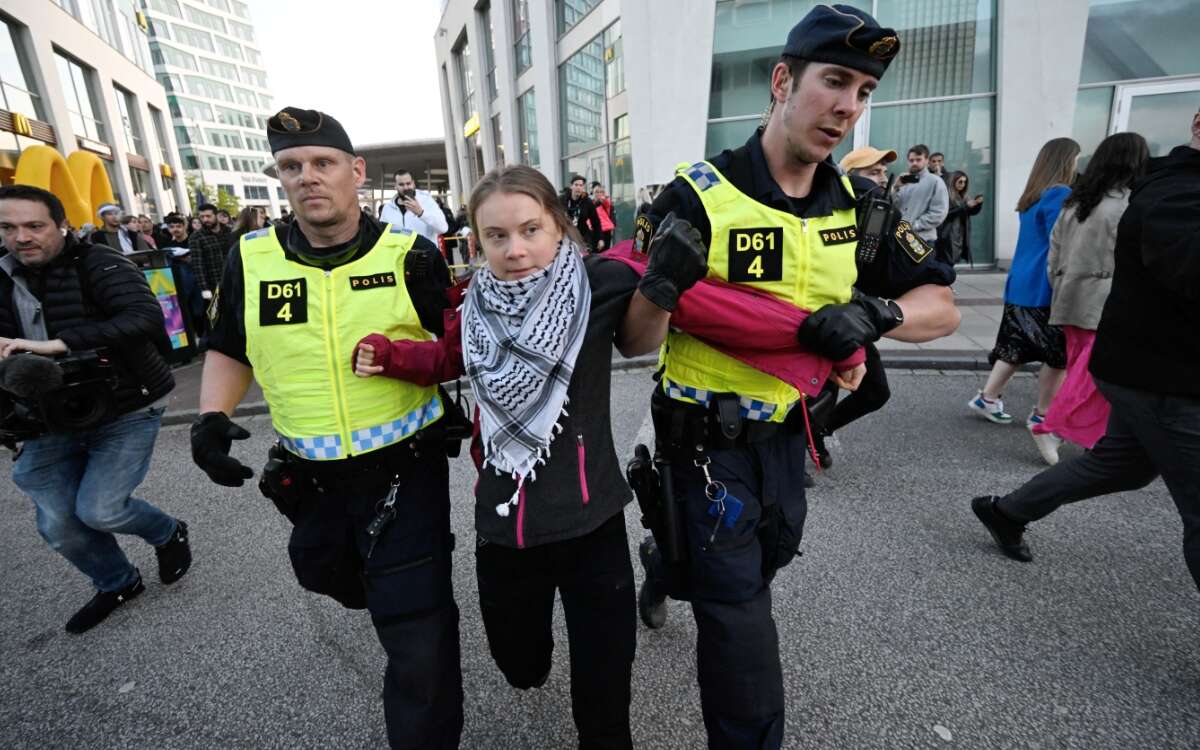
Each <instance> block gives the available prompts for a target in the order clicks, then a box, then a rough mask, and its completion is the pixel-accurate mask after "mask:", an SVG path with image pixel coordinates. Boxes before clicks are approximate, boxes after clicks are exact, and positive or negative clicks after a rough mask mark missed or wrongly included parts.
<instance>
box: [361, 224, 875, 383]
mask: <svg viewBox="0 0 1200 750" xmlns="http://www.w3.org/2000/svg"><path fill="white" fill-rule="evenodd" d="M603 255H604V257H606V258H612V259H613V260H616V261H619V262H621V263H624V264H626V265H628V266H629V267H630V268H632V269H634V270H635V271H637V273H638V275H639V276H640V275H642V274H644V273H645V271H646V262H647V259H646V256H645V255H643V254H641V253H638V252H635V251H634V250H633V242H632V241H630V240H626V241H624V242H621V243H619V244H617V246H616V247H614V248H613V249H612V250H609V251H607V252H605V253H603ZM466 283H467V282H460V283H459V284H458V285H456V286H454V287H451V288H450V289H449V290H447V297H448V298H449V300H450V304H451V307H450V308H448V309H447V310H446V311H445V312H444V313H443V324H444V326H445V335H444V336H442V338H440V339H438V340H437V341H408V340H405V341H389V340H388V339H387V337H386V336H384V335H383V334H379V333H372V334H371V335H369V336H365V337H363V338H362V340H360V341H359V344H360V345H361V344H370V345H371V346H373V347H374V348H375V364H377V365H381V366H382V367H383V373H382V374H384V375H387V376H388V377H391V378H398V379H400V380H406V381H408V382H410V383H415V384H417V385H437V384H438V383H444V382H446V381H447V380H453V379H455V378H457V377H459V376H460V375H462V373H463V366H462V336H461V333H460V320H459V314H458V305H459V304H461V302H462V297H463V294H465V292H466ZM807 317H808V312H807V311H805V310H801V309H800V308H798V307H795V306H794V305H791V304H789V303H787V302H785V301H783V300H781V299H779V298H777V297H774V296H772V295H770V294H768V293H766V292H762V291H759V290H757V289H751V288H749V287H745V286H741V285H738V284H730V283H727V282H724V281H720V280H718V279H704V280H703V281H701V282H700V283H699V284H696V285H695V286H694V287H692V288H691V289H690V290H688V291H687V292H686V293H684V295H683V296H682V297H681V298H680V300H679V306H678V307H677V308H676V309H675V312H674V313H673V314H672V315H671V325H672V326H674V327H675V328H678V329H680V330H682V331H685V332H687V333H689V334H691V335H693V336H695V337H696V338H698V339H700V340H701V341H704V342H705V343H707V344H710V345H711V346H713V347H714V348H716V349H717V350H718V351H721V352H723V353H724V354H728V355H729V356H731V357H733V358H734V359H737V360H739V361H741V362H745V363H746V364H748V365H750V366H751V367H753V368H755V369H757V370H761V371H762V372H765V373H768V374H770V375H774V376H775V377H777V378H779V379H780V380H782V381H784V382H785V383H789V384H791V385H792V386H794V387H795V388H796V389H797V390H799V391H800V392H801V393H806V394H808V395H809V396H815V395H817V393H819V392H820V390H821V386H822V385H824V383H825V381H826V379H828V378H829V374H830V372H831V371H833V370H834V368H835V367H836V369H837V370H838V371H844V370H848V369H850V368H852V367H854V366H855V365H859V364H862V363H863V362H864V361H865V360H866V353H865V352H864V351H863V350H862V349H859V350H858V351H857V352H855V353H854V354H853V355H851V356H850V357H849V358H848V359H846V360H845V361H842V362H837V363H834V362H832V361H831V360H828V359H826V358H824V357H821V356H819V355H817V354H813V353H812V352H808V351H805V350H804V349H803V348H802V347H801V346H800V343H799V342H798V341H797V340H796V331H797V330H798V329H799V328H800V324H801V323H803V322H804V319H805V318H807ZM748 330H753V331H754V335H753V336H752V337H747V335H746V331H748ZM357 350H358V347H357V346H356V347H355V354H356V353H357ZM355 354H351V363H350V365H351V368H353V366H354V361H353V359H354V356H355Z"/></svg>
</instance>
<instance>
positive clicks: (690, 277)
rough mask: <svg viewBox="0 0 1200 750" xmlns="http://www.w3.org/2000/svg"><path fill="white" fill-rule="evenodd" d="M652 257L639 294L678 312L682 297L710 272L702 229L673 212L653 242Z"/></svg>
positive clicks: (639, 285) (663, 222)
mask: <svg viewBox="0 0 1200 750" xmlns="http://www.w3.org/2000/svg"><path fill="white" fill-rule="evenodd" d="M649 255H650V264H649V265H648V266H647V267H646V274H645V275H644V276H642V280H641V282H640V283H639V284H638V291H640V292H641V293H642V296H644V297H645V298H646V299H648V300H650V301H651V302H653V303H654V304H656V305H658V306H659V307H661V308H662V309H664V310H666V311H667V312H675V306H676V305H678V304H679V295H681V294H683V293H684V292H686V291H687V290H689V289H691V288H692V285H693V284H695V283H696V282H697V281H699V280H700V279H703V278H704V275H705V274H707V273H708V248H707V247H705V246H704V242H703V240H701V238H700V230H698V229H696V228H695V227H693V226H692V225H691V223H690V222H688V221H687V220H685V219H677V218H675V214H674V213H669V214H667V218H665V219H663V220H662V223H661V224H659V225H658V229H657V230H656V231H655V232H654V239H652V240H650V249H649Z"/></svg>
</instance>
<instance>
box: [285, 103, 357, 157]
mask: <svg viewBox="0 0 1200 750" xmlns="http://www.w3.org/2000/svg"><path fill="white" fill-rule="evenodd" d="M267 141H268V142H269V143H270V145H271V153H272V154H277V153H279V152H280V151H282V150H283V149H285V148H295V147H296V146H328V147H329V148H336V149H338V150H339V151H345V152H346V153H348V154H350V155H353V154H354V146H353V145H351V143H350V136H348V135H346V129H345V128H343V127H342V124H341V123H340V122H338V121H337V120H335V119H333V118H332V117H330V116H329V115H327V114H325V113H324V112H318V111H317V110H315V109H299V108H297V107H284V108H283V109H281V110H279V111H278V112H277V113H275V116H274V117H272V118H271V119H270V120H267Z"/></svg>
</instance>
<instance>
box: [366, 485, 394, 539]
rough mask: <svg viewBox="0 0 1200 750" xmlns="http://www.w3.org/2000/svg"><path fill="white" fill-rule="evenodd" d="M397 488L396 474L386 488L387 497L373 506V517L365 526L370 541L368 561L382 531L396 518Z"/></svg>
mask: <svg viewBox="0 0 1200 750" xmlns="http://www.w3.org/2000/svg"><path fill="white" fill-rule="evenodd" d="M399 488H400V475H399V474H397V475H396V476H395V477H393V478H392V486H391V487H390V488H388V493H387V496H386V497H384V498H383V499H382V500H380V501H379V502H378V503H376V504H375V517H374V518H372V519H371V522H370V523H369V524H367V537H368V538H369V539H370V540H371V546H370V547H368V548H367V558H368V559H369V558H370V557H371V555H372V554H373V553H374V552H375V545H376V544H378V543H379V537H380V535H381V534H383V530H384V529H385V528H387V525H388V524H389V523H391V522H392V519H393V518H395V517H396V492H397V491H398V490H399Z"/></svg>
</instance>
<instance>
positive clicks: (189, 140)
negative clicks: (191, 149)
mask: <svg viewBox="0 0 1200 750" xmlns="http://www.w3.org/2000/svg"><path fill="white" fill-rule="evenodd" d="M175 140H176V141H178V142H179V145H180V146H187V145H191V144H193V143H199V144H201V145H203V143H204V138H203V136H201V135H200V128H198V127H196V126H194V125H176V126H175Z"/></svg>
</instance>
